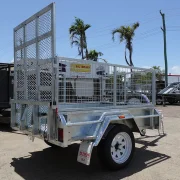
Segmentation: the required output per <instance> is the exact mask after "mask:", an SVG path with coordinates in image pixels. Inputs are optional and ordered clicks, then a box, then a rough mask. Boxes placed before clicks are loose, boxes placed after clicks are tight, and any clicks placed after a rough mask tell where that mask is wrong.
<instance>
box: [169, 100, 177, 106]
mask: <svg viewBox="0 0 180 180" xmlns="http://www.w3.org/2000/svg"><path fill="white" fill-rule="evenodd" d="M168 102H169V104H171V105H173V104H175V103H177V101H176V100H169V101H168Z"/></svg>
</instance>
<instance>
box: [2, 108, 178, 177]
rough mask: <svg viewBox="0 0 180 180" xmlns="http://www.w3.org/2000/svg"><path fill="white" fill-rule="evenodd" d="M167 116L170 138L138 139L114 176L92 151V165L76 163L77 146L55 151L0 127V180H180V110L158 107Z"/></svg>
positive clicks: (155, 135)
mask: <svg viewBox="0 0 180 180" xmlns="http://www.w3.org/2000/svg"><path fill="white" fill-rule="evenodd" d="M158 109H161V110H163V113H164V126H165V133H166V134H167V135H161V136H158V132H157V131H156V130H154V131H152V130H149V131H148V132H147V135H148V136H147V137H140V136H139V135H138V134H135V137H136V153H135V156H134V159H133V161H132V162H131V164H130V165H129V166H128V167H127V168H125V169H123V170H120V171H116V172H112V171H108V170H106V169H104V168H103V167H101V165H100V163H99V160H98V158H97V156H96V149H94V151H93V155H92V161H91V165H90V166H89V167H88V166H84V165H82V164H79V163H77V161H76V158H77V152H78V144H74V145H72V146H71V147H69V148H66V149H61V148H58V149H53V148H50V147H49V146H47V145H46V144H45V143H44V142H43V141H42V140H39V139H35V142H34V143H32V142H31V141H30V140H29V139H28V137H27V136H26V135H22V134H21V133H19V132H16V131H11V130H10V129H9V128H8V126H7V125H0V180H3V179H7V180H20V179H27V180H31V179H32V180H34V179H37V180H40V179H43V180H46V179H50V180H53V179H55V180H66V179H67V180H85V179H92V180H118V179H128V180H135V179H136V180H175V179H177V180H179V179H180V106H166V107H158Z"/></svg>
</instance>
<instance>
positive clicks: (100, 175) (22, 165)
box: [11, 141, 170, 180]
mask: <svg viewBox="0 0 180 180" xmlns="http://www.w3.org/2000/svg"><path fill="white" fill-rule="evenodd" d="M141 143H142V141H141ZM145 146H148V145H147V144H145ZM78 147H79V146H78V145H77V144H74V145H72V146H70V147H69V148H66V149H62V148H58V149H53V148H46V149H43V150H42V151H38V152H32V153H30V155H29V156H26V157H21V158H13V161H12V163H11V165H12V166H13V167H14V169H15V172H16V173H17V174H19V175H20V176H21V177H22V178H24V179H26V180H31V179H33V180H34V179H38V180H39V179H46V180H48V179H50V180H53V179H56V180H57V179H59V180H66V179H67V180H76V179H78V180H84V179H93V180H96V179H97V180H101V179H102V180H106V179H107V180H111V179H112V180H119V179H122V178H125V177H128V176H131V175H133V174H135V173H138V172H140V171H142V170H143V169H145V168H149V167H150V166H154V165H156V164H158V163H161V162H163V161H166V160H167V159H169V158H170V156H167V155H165V154H160V153H157V152H153V151H149V150H145V149H144V146H143V147H142V148H136V152H135V156H134V159H133V161H132V162H131V164H130V165H129V166H128V167H127V168H125V169H123V170H120V171H116V172H113V171H108V170H106V169H104V168H102V167H101V165H100V162H99V160H98V158H97V156H96V149H94V150H93V155H92V161H91V165H90V166H85V165H82V164H80V163H77V161H76V158H77V153H78Z"/></svg>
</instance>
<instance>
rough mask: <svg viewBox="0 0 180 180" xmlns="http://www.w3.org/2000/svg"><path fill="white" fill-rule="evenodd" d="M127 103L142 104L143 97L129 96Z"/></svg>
mask: <svg viewBox="0 0 180 180" xmlns="http://www.w3.org/2000/svg"><path fill="white" fill-rule="evenodd" d="M127 104H129V105H134V104H141V99H139V98H137V97H132V98H129V99H128V102H127Z"/></svg>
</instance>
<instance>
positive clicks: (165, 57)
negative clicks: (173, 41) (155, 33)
mask: <svg viewBox="0 0 180 180" xmlns="http://www.w3.org/2000/svg"><path fill="white" fill-rule="evenodd" d="M160 14H161V16H162V21H163V28H162V27H161V30H162V31H163V36H164V62H165V86H167V85H168V62H167V46H166V23H165V14H164V13H162V12H161V10H160Z"/></svg>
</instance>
